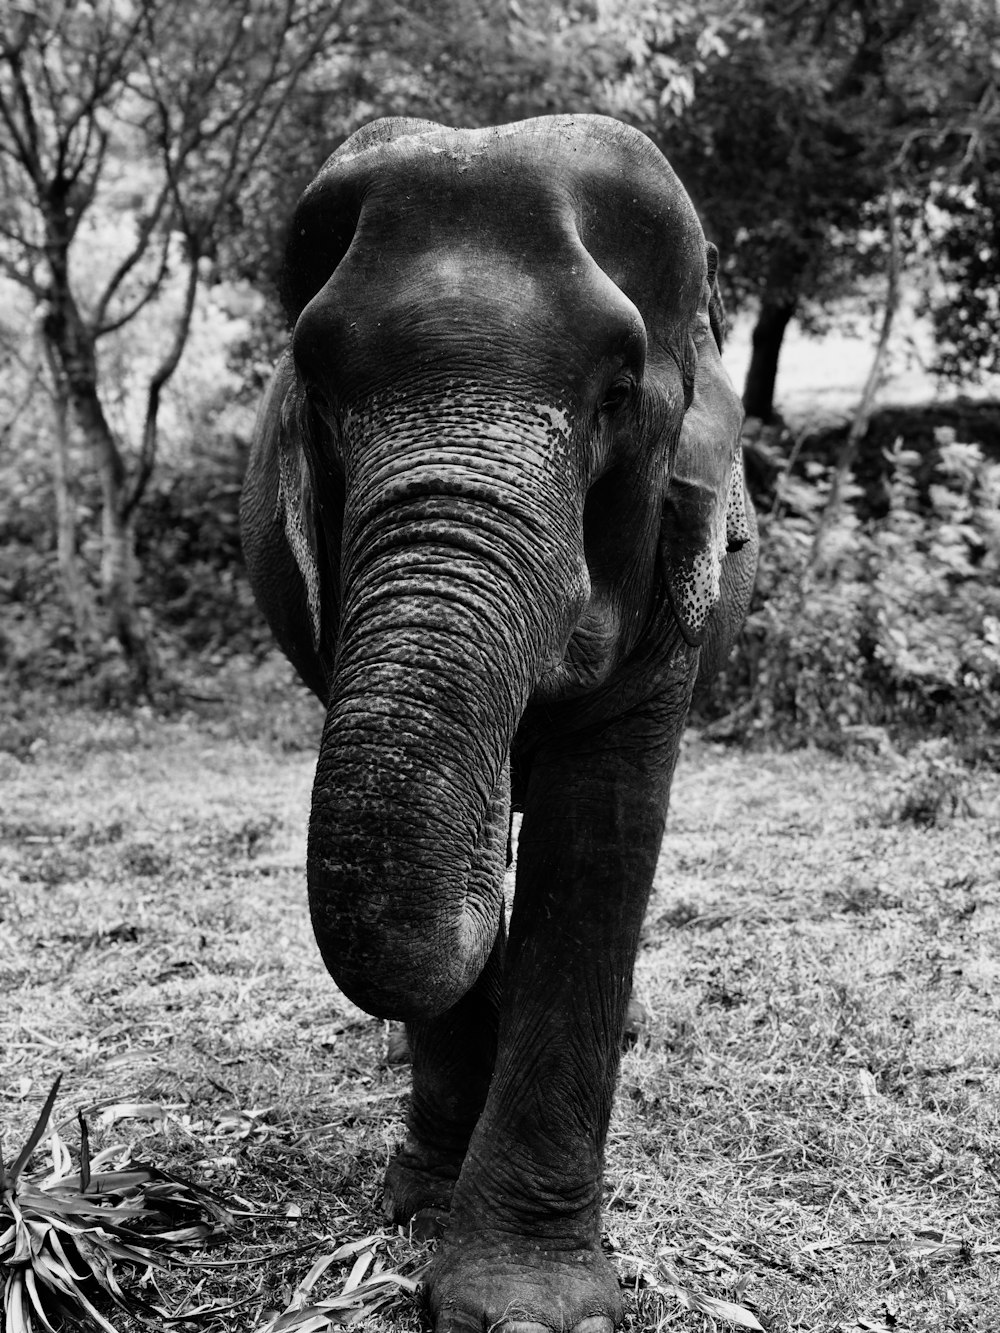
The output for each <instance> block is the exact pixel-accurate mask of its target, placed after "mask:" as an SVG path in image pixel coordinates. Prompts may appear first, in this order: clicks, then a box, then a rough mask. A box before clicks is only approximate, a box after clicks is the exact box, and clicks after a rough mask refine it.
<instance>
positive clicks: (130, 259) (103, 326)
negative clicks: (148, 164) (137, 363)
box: [91, 183, 170, 337]
mask: <svg viewBox="0 0 1000 1333" xmlns="http://www.w3.org/2000/svg"><path fill="white" fill-rule="evenodd" d="M169 193H170V186H169V183H167V184H165V185H164V186H163V188H162V189H161V191H160V193H159V194H158V195H157V197H156V202H155V203H154V204H153V207H152V209H151V210H150V211H149V212H148V213H147V214H146V215H145V217H144V218H143V219H142V221H141V223H140V224H139V229H138V234H137V236H136V241H135V245H134V246H133V247H132V249H131V250H130V251H129V253H128V254H127V255H126V256H125V257H124V259H123V260H122V261H121V263H120V264H119V265H118V267H117V268H116V269H115V271H114V273H112V275H111V277H110V278H109V279H108V281H107V284H106V285H105V288H104V291H103V292H102V293H101V295H100V296H99V297H98V299H97V305H96V307H95V309H94V315H93V318H92V319H91V327H92V328H93V330H94V335H95V337H101V336H102V335H103V334H105V333H110V332H111V331H112V329H117V328H121V326H122V325H123V324H127V323H128V320H129V319H131V318H132V317H133V315H136V314H138V312H139V311H140V310H141V309H142V306H143V305H145V304H146V301H143V302H142V303H141V304H139V305H137V306H136V307H135V308H134V309H133V310H132V312H131V313H130V314H129V315H128V316H127V317H119V318H118V319H116V320H114V321H112V322H110V323H109V322H107V313H108V306H109V305H110V304H111V301H112V299H113V297H114V295H115V293H116V292H117V291H118V288H119V287H120V286H121V285H122V283H123V282H124V280H125V279H126V278H127V277H128V275H129V273H131V272H132V270H133V269H134V268H135V266H136V264H138V262H139V260H140V259H141V258H142V257H143V255H144V254H145V253H146V251H147V249H148V248H149V242H150V238H151V237H152V235H153V232H154V231H155V230H156V226H157V224H158V223H159V221H160V219H161V218H162V216H163V209H164V205H165V204H166V202H167V197H168V195H169ZM166 253H167V247H166V245H164V247H163V254H162V257H161V262H160V268H159V277H158V278H157V279H156V281H155V283H154V285H153V287H152V288H151V289H150V292H149V296H147V298H146V300H149V299H151V298H152V296H153V295H154V294H155V291H157V290H158V289H159V285H160V282H161V281H162V277H163V273H164V272H165V271H166Z"/></svg>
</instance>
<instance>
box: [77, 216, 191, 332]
mask: <svg viewBox="0 0 1000 1333" xmlns="http://www.w3.org/2000/svg"><path fill="white" fill-rule="evenodd" d="M170 241H171V234H170V231H169V230H164V232H163V234H162V236H161V237H160V260H159V263H158V265H157V268H156V273H155V275H154V277H152V278H151V279H150V280H149V282H147V283H146V286H145V290H144V291H143V292H142V295H141V296H138V297H137V298H136V299H135V301H133V303H132V304H131V305H130V306H128V307H127V308H126V309H125V310H123V311H122V313H121V314H120V315H119V316H118V317H117V319H112V320H104V321H103V322H102V323H100V324H98V323H96V321H92V322H91V328H92V329H93V333H94V337H95V339H96V338H103V337H105V336H106V335H107V334H109V333H116V332H117V331H118V330H119V329H122V328H124V327H125V325H126V324H130V323H131V322H132V320H133V319H135V317H136V315H137V314H138V313H139V311H140V310H143V309H144V308H145V307H146V306H147V305H149V303H150V301H152V300H153V298H154V297H155V296H158V295H159V293H160V292H161V290H162V289H163V280H164V278H165V277H166V276H167V268H168V266H169V263H170Z"/></svg>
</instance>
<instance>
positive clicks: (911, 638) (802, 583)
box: [719, 428, 1000, 754]
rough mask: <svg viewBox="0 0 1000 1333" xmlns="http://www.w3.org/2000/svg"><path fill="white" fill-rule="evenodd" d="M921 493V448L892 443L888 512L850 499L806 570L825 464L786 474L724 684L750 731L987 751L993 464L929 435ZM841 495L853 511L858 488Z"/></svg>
mask: <svg viewBox="0 0 1000 1333" xmlns="http://www.w3.org/2000/svg"><path fill="white" fill-rule="evenodd" d="M937 435H938V446H939V449H938V461H937V463H936V467H935V469H934V471H933V472H932V474H931V479H930V483H929V484H928V485H927V486H926V487H925V488H923V489H922V488H921V486H920V484H919V483H918V480H917V473H918V471H919V470H920V469H921V468H922V467H924V466H925V460H924V459H923V458H922V457H921V455H920V454H918V453H916V452H914V451H912V450H909V449H907V448H906V447H905V445H904V443H903V442H902V440H897V441H896V443H895V445H894V447H893V448H892V450H891V452H890V454H889V456H888V458H887V459H886V464H887V468H888V481H887V486H888V496H887V499H888V512H887V514H886V515H885V517H883V518H862V517H860V516H859V513H858V510H857V507H856V505H852V504H848V505H846V506H845V507H844V508H843V509H842V510H841V512H840V513H839V515H838V516H837V518H836V519H835V521H834V522H833V524H832V525H831V526H830V528H829V529H828V533H827V542H826V547H825V551H824V556H823V560H822V563H821V564H820V566H819V568H818V569H817V570H816V571H815V572H811V571H810V564H811V557H812V552H813V544H814V539H815V534H816V529H817V524H818V520H819V515H820V513H821V511H822V509H823V507H824V506H825V504H826V503H827V497H828V495H829V489H830V485H831V480H832V469H830V468H829V467H826V466H824V465H823V464H821V463H819V462H815V461H813V462H809V463H807V464H806V465H805V469H804V475H794V474H793V475H786V476H785V477H784V478H783V479H782V481H781V483H780V485H779V489H778V498H777V504H776V506H775V508H774V509H772V511H771V512H770V513H766V514H764V515H763V518H762V523H761V527H762V536H761V551H762V555H761V569H760V575H759V579H758V585H757V590H756V593H755V601H754V605H753V608H752V610H751V614H750V617H749V619H748V623H747V627H746V630H745V633H744V636H743V639H742V641H741V644H740V647H739V649H738V652H737V654H736V655H735V657H734V660H733V661H732V662H731V663H730V665H729V667H728V677H729V679H728V682H727V685H728V688H727V689H720V690H719V694H720V696H721V697H725V698H727V699H729V700H731V699H732V698H733V696H734V694H735V696H736V697H737V699H739V700H740V708H741V711H740V714H739V716H740V718H741V720H742V721H743V722H748V723H749V724H750V726H751V729H755V730H757V731H758V732H762V733H765V734H769V735H773V736H776V737H781V738H785V739H799V740H802V739H806V738H811V739H813V740H817V741H820V742H821V743H822V742H824V741H825V742H826V743H829V744H834V745H842V744H844V743H845V742H846V741H848V740H849V739H850V737H851V735H852V729H857V728H865V727H868V726H871V725H878V726H885V727H889V728H891V729H893V730H895V731H897V732H901V733H903V734H905V735H908V736H911V737H917V736H939V735H951V736H952V737H953V738H955V739H956V740H957V741H959V742H960V743H961V744H962V745H963V746H965V747H966V748H967V749H968V750H969V751H971V752H973V753H979V754H990V753H995V751H996V737H997V735H998V734H1000V586H998V573H1000V512H998V511H1000V464H998V463H995V462H988V461H986V460H985V459H984V457H983V454H982V451H981V450H980V449H979V447H978V446H977V445H971V444H965V443H962V442H960V441H957V440H955V439H954V438H953V436H952V435H951V433H950V432H949V431H947V430H946V429H945V428H939V430H938V432H937ZM847 498H848V499H853V500H854V501H855V502H857V501H858V500H859V499H860V492H859V490H858V488H857V486H856V485H855V486H854V487H853V490H852V491H851V492H850V493H849V494H848V496H847Z"/></svg>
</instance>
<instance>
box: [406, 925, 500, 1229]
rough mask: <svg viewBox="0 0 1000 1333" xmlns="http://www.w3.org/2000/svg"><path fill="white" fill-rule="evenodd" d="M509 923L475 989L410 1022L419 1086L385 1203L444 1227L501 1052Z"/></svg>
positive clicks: (426, 1225)
mask: <svg viewBox="0 0 1000 1333" xmlns="http://www.w3.org/2000/svg"><path fill="white" fill-rule="evenodd" d="M505 939H506V930H505V928H504V922H503V919H502V918H501V922H500V929H499V931H498V934H497V941H496V944H495V945H494V946H493V952H492V954H491V955H490V958H489V962H488V963H487V965H486V968H485V969H484V971H483V973H482V974H481V976H480V977H479V980H478V981H477V982H476V984H475V986H473V988H472V990H470V991H469V993H468V994H467V995H466V996H464V997H463V999H461V1000H460V1001H459V1003H458V1004H457V1005H455V1007H454V1008H453V1009H449V1010H448V1011H447V1013H444V1014H442V1015H441V1016H440V1018H434V1019H428V1020H427V1021H425V1022H422V1023H408V1024H407V1026H406V1035H407V1040H408V1042H409V1047H410V1056H411V1061H412V1066H413V1090H412V1093H411V1095H410V1106H409V1111H408V1113H407V1117H406V1125H407V1130H408V1133H407V1137H406V1142H405V1143H404V1145H403V1147H402V1148H401V1149H400V1151H399V1152H398V1153H397V1154H396V1156H395V1157H394V1158H393V1160H392V1161H391V1162H390V1163H389V1167H388V1170H387V1171H386V1177H385V1197H384V1200H383V1211H384V1212H385V1215H386V1217H387V1218H388V1219H389V1220H390V1221H393V1222H397V1223H406V1222H408V1221H410V1220H411V1219H413V1220H414V1222H415V1223H416V1224H417V1229H418V1230H420V1231H422V1232H423V1233H425V1234H434V1233H437V1232H439V1231H440V1230H441V1229H442V1227H443V1225H444V1222H445V1217H446V1215H447V1213H448V1211H449V1209H450V1207H451V1196H452V1191H453V1190H454V1188H455V1182H456V1180H457V1179H458V1176H459V1172H460V1171H461V1169H462V1163H463V1161H464V1160H465V1154H466V1150H467V1149H468V1146H469V1139H470V1138H471V1137H472V1131H473V1130H474V1129H475V1127H476V1122H477V1121H478V1119H479V1116H480V1113H481V1112H482V1109H483V1105H484V1104H485V1102H486V1094H487V1091H488V1090H489V1084H490V1078H491V1076H492V1074H493V1064H494V1060H495V1058H496V1046H497V1023H498V1018H499V1010H500V987H501V975H502V971H503V959H504V944H505Z"/></svg>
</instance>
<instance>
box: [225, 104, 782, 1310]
mask: <svg viewBox="0 0 1000 1333" xmlns="http://www.w3.org/2000/svg"><path fill="white" fill-rule="evenodd" d="M290 235H291V241H290V245H289V251H288V261H287V271H286V281H285V304H286V311H287V313H288V316H289V319H290V322H291V323H292V324H293V325H294V329H295V332H294V337H293V341H292V349H291V353H290V354H289V355H288V356H286V358H285V360H284V361H283V362H282V365H281V367H280V368H279V371H278V372H277V374H276V377H275V382H274V385H273V386H272V389H271V390H270V392H269V394H268V396H267V398H266V399H265V403H264V406H263V407H262V409H261V416H260V419H259V421H258V426H257V431H256V435H255V442H254V446H253V451H252V454H251V464H250V469H249V472H248V479H247V485H246V488H245V492H244V499H243V512H242V521H243V530H244V540H245V546H246V550H247V564H248V568H249V569H250V571H251V576H252V578H253V581H254V586H255V590H256V592H257V594H258V597H259V599H260V601H261V603H262V605H263V606H264V609H265V612H266V614H267V616H268V619H269V621H270V623H271V625H272V628H273V629H274V632H275V634H276V636H277V638H278V640H279V642H280V643H281V644H282V647H283V648H284V650H285V651H286V653H287V654H288V656H289V657H290V658H291V660H292V661H293V663H294V664H295V666H296V668H297V669H298V671H299V673H300V674H301V675H302V676H303V678H304V679H305V680H306V681H307V682H308V683H309V684H310V685H311V686H312V688H313V689H314V690H315V691H316V692H317V693H318V694H319V695H320V696H321V697H322V698H323V700H324V702H325V703H326V706H327V717H326V723H325V727H324V732H323V738H322V741H321V745H320V754H319V760H318V764H317V770H316V779H315V783H314V789H313V802H312V812H311V817H310V827H309V850H308V880H309V898H310V908H311V912H312V918H313V924H314V928H315V933H316V937H317V941H318V944H319V947H320V949H321V951H322V954H323V958H324V960H325V962H326V964H327V967H328V969H329V971H330V972H331V974H332V976H333V977H334V979H335V980H336V982H337V983H338V984H339V985H340V986H341V988H342V989H343V990H344V991H345V993H346V994H347V995H349V996H350V997H351V998H352V999H353V1000H354V1001H355V1002H356V1003H358V1004H359V1005H361V1006H362V1007H363V1008H365V1009H366V1010H368V1011H369V1012H371V1013H374V1014H377V1015H380V1016H384V1017H389V1018H394V1019H402V1020H404V1021H405V1022H406V1024H407V1033H408V1037H409V1042H410V1046H411V1050H412V1060H413V1071H412V1075H413V1091H412V1097H411V1101H410V1107H409V1113H408V1118H407V1126H408V1135H407V1140H406V1143H405V1144H404V1145H403V1147H402V1149H401V1150H400V1152H399V1153H398V1154H397V1156H396V1157H395V1158H394V1160H393V1161H392V1163H391V1164H390V1166H389V1169H388V1172H387V1176H386V1191H385V1201H384V1206H385V1211H386V1215H387V1217H388V1218H389V1219H391V1220H392V1221H396V1222H401V1223H404V1222H406V1221H408V1220H410V1219H416V1221H417V1222H418V1223H426V1224H427V1225H428V1226H429V1227H434V1226H437V1227H439V1228H440V1227H444V1228H445V1233H444V1239H443V1241H442V1243H441V1246H440V1249H439V1251H438V1253H437V1254H436V1256H435V1258H434V1261H433V1264H432V1266H431V1268H430V1270H429V1275H428V1279H427V1284H426V1291H427V1300H428V1304H429V1307H430V1310H431V1312H432V1315H433V1319H434V1328H435V1333H485V1331H486V1330H490V1333H555V1331H556V1330H559V1331H560V1333H570V1331H572V1333H612V1330H613V1329H614V1328H615V1327H616V1326H617V1325H618V1324H619V1323H620V1321H621V1318H622V1301H621V1294H620V1291H619V1286H618V1281H617V1278H616V1276H615V1273H614V1271H613V1269H612V1268H611V1266H610V1264H609V1262H608V1260H607V1259H606V1257H605V1256H604V1254H603V1252H602V1249H601V1194H602V1186H603V1153H604V1142H605V1137H606V1134H607V1128H608V1122H609V1117H610V1113H611V1107H612V1101H613V1096H614V1088H615V1082H616V1078H617V1071H618V1061H619V1051H620V1044H621V1038H622V1032H623V1028H624V1024H625V1016H626V1011H627V1007H628V1002H629V997H630V993H631V984H632V971H633V966H634V960H635V954H636V949H637V947H638V940H639V934H640V929H641V925H642V919H643V914H644V911H645V908H646V903H647V899H648V895H649V892H650V888H651V885H652V880H653V873H654V868H655V865H656V860H657V855H658V852H659V847H660V842H661V838H662V834H663V828H664V823H665V819H666V811H667V803H668V798H669V790H670V782H671V778H672V774H673V769H674V764H675V762H676V758H677V753H678V748H679V744H680V738H681V734H682V730H683V726H684V720H685V717H686V715H687V710H688V707H689V704H690V699H691V693H692V690H693V688H694V685H695V680H696V677H698V675H699V662H700V660H701V666H702V668H704V671H707V670H711V669H714V668H715V666H716V665H717V664H719V663H720V662H721V661H722V660H723V658H724V656H725V653H726V652H727V651H728V644H729V642H730V641H731V638H732V635H733V633H734V632H735V630H736V628H737V627H738V625H739V623H740V621H741V620H742V617H743V614H744V613H745V609H746V602H747V600H748V598H749V590H750V586H751V584H752V577H753V569H754V563H755V549H756V539H755V529H754V528H753V525H752V521H746V520H745V517H744V516H743V515H742V510H743V506H744V501H743V492H742V483H741V480H740V478H739V476H738V475H737V471H736V461H735V460H736V451H737V447H738V437H739V428H740V408H739V401H738V399H737V397H736V395H735V393H734V392H733V390H732V386H731V385H729V382H728V378H727V377H726V376H725V373H724V371H723V370H722V366H721V359H720V357H719V348H720V345H721V326H720V325H719V320H718V318H717V313H718V297H717V290H716V289H715V286H714V280H715V279H714V275H715V267H714V262H715V261H714V259H713V258H712V255H713V253H714V252H713V251H712V250H711V248H710V247H708V248H707V247H706V244H705V239H704V235H703V233H702V231H701V228H700V225H699V224H698V221H697V218H696V216H695V214H694V212H693V209H692V208H691V205H690V202H689V201H688V200H687V197H686V195H685V194H684V192H683V189H682V187H681V186H680V184H679V182H678V181H677V180H676V177H674V176H673V174H672V172H671V171H670V169H669V167H668V166H667V164H666V163H665V161H664V159H663V158H662V156H661V155H660V154H659V152H658V150H656V149H655V148H654V147H653V145H652V144H651V143H650V142H649V141H648V140H646V139H645V138H644V137H643V136H642V135H640V134H638V132H636V131H633V130H630V129H628V128H627V127H625V126H622V125H618V124H616V123H615V122H611V121H608V120H605V119H603V118H599V117H553V118H547V119H544V120H539V121H531V122H525V123H524V124H521V125H513V126H505V127H501V128H500V129H498V130H484V131H450V130H446V129H443V128H442V127H437V126H434V125H432V124H431V123H430V122H416V121H384V122H377V123H376V124H375V125H373V126H370V127H367V128H366V129H364V130H362V131H360V132H359V133H358V134H357V135H356V136H354V137H353V138H352V139H351V140H349V141H348V142H347V143H346V144H345V145H344V146H343V148H342V149H340V150H338V153H337V154H335V155H334V157H333V158H331V160H330V162H329V163H328V164H327V166H326V167H325V168H324V169H323V171H322V172H321V173H320V175H319V176H318V177H317V180H316V182H315V183H314V185H313V186H312V187H310V190H309V191H307V193H306V195H305V196H304V197H303V200H302V202H301V203H300V206H299V209H298V211H297V213H296V216H295V219H294V220H293V224H292V227H291V232H290ZM713 303H714V304H713ZM713 311H715V312H716V313H715V314H713ZM717 326H719V327H717ZM713 335H714V336H713ZM675 469H676V470H677V473H678V485H677V487H676V488H675V489H674V490H673V492H671V490H670V484H671V477H672V474H673V471H674V470H675ZM691 497H695V498H696V500H697V503H695V502H694V500H693V499H692V498H691ZM730 511H732V512H730ZM702 659H703V660H702ZM704 671H703V673H702V674H704ZM512 804H513V805H514V806H515V807H518V808H521V809H522V810H523V821H522V826H521V833H520V839H519V852H518V864H517V870H516V888H515V897H514V906H513V911H512V914H511V919H510V925H509V936H508V931H507V928H506V925H505V920H504V907H503V893H502V885H503V878H504V872H505V869H506V863H507V842H508V835H509V819H510V810H511V807H512Z"/></svg>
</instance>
